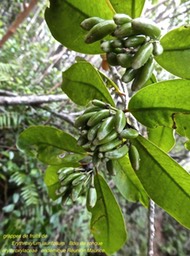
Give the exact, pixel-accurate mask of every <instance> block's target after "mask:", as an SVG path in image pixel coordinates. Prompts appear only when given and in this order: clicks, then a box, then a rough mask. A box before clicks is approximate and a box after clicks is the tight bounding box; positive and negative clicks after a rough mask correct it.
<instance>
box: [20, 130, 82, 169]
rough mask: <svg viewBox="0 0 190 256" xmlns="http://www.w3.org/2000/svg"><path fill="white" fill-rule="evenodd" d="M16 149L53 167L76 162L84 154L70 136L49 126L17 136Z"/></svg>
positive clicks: (26, 131)
mask: <svg viewBox="0 0 190 256" xmlns="http://www.w3.org/2000/svg"><path fill="white" fill-rule="evenodd" d="M17 147H18V148H19V149H20V150H21V151H24V152H26V153H28V154H32V155H33V156H36V157H37V158H39V160H40V161H42V162H44V163H47V164H54V165H58V164H61V163H68V164H69V162H74V161H75V162H77V161H78V160H80V159H81V158H83V156H82V154H84V153H85V152H84V150H83V148H82V147H80V146H78V145H77V141H76V139H75V138H73V137H72V136H71V135H70V134H68V133H65V132H63V131H61V130H59V129H57V128H55V127H50V126H31V127H29V128H27V129H26V130H25V131H23V132H22V133H21V134H20V135H19V137H18V140H17ZM74 153H76V154H74Z"/></svg>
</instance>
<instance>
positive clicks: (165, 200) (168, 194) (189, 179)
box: [133, 136, 190, 228]
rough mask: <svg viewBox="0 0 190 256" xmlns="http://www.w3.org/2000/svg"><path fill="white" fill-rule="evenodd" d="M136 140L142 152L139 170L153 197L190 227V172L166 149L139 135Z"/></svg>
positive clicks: (143, 182)
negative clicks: (168, 153) (165, 150)
mask: <svg viewBox="0 0 190 256" xmlns="http://www.w3.org/2000/svg"><path fill="white" fill-rule="evenodd" d="M133 144H134V145H135V146H136V147H137V148H138V151H139V153H140V159H141V160H140V169H139V170H138V171H137V172H136V173H137V176H138V177H139V179H140V181H141V182H142V184H143V186H144V188H145V190H146V191H147V193H148V195H149V196H150V198H152V199H153V200H154V202H155V203H156V204H158V205H159V206H160V207H162V208H163V209H164V210H165V211H166V212H168V213H169V214H170V215H171V216H173V217H174V218H175V219H176V220H177V221H178V222H179V223H181V224H182V225H184V226H185V227H187V228H190V218H189V216H190V207H189V205H190V175H189V174H188V173H187V172H186V171H185V170H184V169H183V168H182V167H181V166H180V165H179V164H178V163H177V162H175V161H174V160H173V159H171V158H170V157H169V156H168V155H167V154H166V153H164V152H163V151H162V150H160V149H159V148H158V147H157V146H155V145H154V144H152V143H151V142H150V141H148V140H146V139H145V138H143V137H141V136H139V137H138V138H137V139H135V140H133Z"/></svg>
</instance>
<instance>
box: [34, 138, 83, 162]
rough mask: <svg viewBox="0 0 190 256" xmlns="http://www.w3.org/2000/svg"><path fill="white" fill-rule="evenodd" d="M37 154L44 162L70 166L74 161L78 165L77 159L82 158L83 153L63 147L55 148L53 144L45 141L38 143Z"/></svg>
mask: <svg viewBox="0 0 190 256" xmlns="http://www.w3.org/2000/svg"><path fill="white" fill-rule="evenodd" d="M37 156H38V159H39V160H40V161H41V162H43V163H45V164H49V165H60V164H64V165H66V166H70V165H71V163H75V164H76V166H78V164H77V163H78V161H79V160H81V159H82V158H84V154H76V153H72V152H67V151H64V150H63V149H59V148H55V146H49V145H47V144H46V143H45V144H41V145H39V148H38V154H37Z"/></svg>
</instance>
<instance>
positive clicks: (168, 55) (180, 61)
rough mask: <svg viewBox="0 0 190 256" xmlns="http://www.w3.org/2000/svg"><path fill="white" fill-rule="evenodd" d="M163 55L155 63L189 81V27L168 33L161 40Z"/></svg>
mask: <svg viewBox="0 0 190 256" xmlns="http://www.w3.org/2000/svg"><path fill="white" fill-rule="evenodd" d="M161 44H162V46H163V48H164V52H163V54H161V55H159V56H157V57H156V61H157V62H158V63H159V64H160V65H161V66H162V67H163V68H165V69H166V70H167V71H169V72H170V73H172V74H174V75H176V76H179V77H182V78H186V79H190V65H189V64H188V63H189V59H190V26H188V25H187V26H182V27H179V28H176V29H173V30H171V31H169V32H168V33H167V34H166V35H164V36H163V37H162V39H161Z"/></svg>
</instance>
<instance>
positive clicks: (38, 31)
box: [0, 0, 190, 256]
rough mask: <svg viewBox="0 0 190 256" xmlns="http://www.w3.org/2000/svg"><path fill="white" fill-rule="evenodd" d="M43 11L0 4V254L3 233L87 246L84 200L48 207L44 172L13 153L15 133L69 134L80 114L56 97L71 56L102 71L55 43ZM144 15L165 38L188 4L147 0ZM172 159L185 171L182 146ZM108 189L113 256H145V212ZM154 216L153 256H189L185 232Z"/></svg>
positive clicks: (97, 61)
mask: <svg viewBox="0 0 190 256" xmlns="http://www.w3.org/2000/svg"><path fill="white" fill-rule="evenodd" d="M48 4H49V3H48V1H42V0H41V1H37V0H31V1H29V0H28V1H26V0H15V1H12V0H1V1H0V237H1V238H0V248H12V245H11V241H10V240H8V239H6V240H5V239H4V240H3V239H2V237H3V234H29V233H32V234H39V233H41V234H47V236H48V239H47V241H65V242H69V241H89V240H90V239H92V237H91V235H90V233H89V213H88V212H87V210H86V209H85V207H84V206H85V205H84V204H85V201H83V200H82V199H80V200H79V201H78V202H77V204H74V205H73V204H72V202H71V201H68V202H67V203H66V204H64V205H63V204H62V202H61V199H58V200H56V201H52V200H50V199H49V197H48V195H47V189H46V186H45V184H44V182H43V175H44V172H43V171H44V169H45V166H43V165H42V164H40V163H39V162H38V161H37V160H36V159H33V158H30V157H29V156H25V155H24V154H22V153H21V152H19V151H18V150H17V148H16V138H17V136H18V134H19V133H20V132H21V131H23V129H25V128H27V127H28V126H30V125H39V124H41V125H53V126H56V127H58V128H59V129H64V130H65V131H68V132H70V133H71V134H75V133H76V131H75V128H74V127H73V125H72V123H73V120H74V118H75V117H76V116H77V115H79V114H80V113H81V109H77V106H76V105H75V104H74V103H72V102H71V101H70V100H69V99H68V98H67V97H66V95H64V94H63V93H62V90H61V81H62V77H61V72H62V71H64V70H66V69H67V68H68V67H69V66H70V65H71V64H72V63H74V61H75V58H76V56H82V57H84V58H86V59H87V60H88V61H90V62H91V63H92V64H93V65H95V66H97V67H98V68H101V61H102V59H101V57H100V56H85V55H81V54H79V53H76V52H73V51H71V50H68V49H66V48H65V47H63V46H62V45H60V44H59V43H58V42H57V41H55V40H54V38H53V37H52V35H51V34H50V32H49V30H48V28H47V25H46V23H45V20H44V10H45V8H46V6H47V5H48ZM144 16H146V17H149V18H152V19H153V20H154V21H156V22H157V23H159V24H160V26H161V28H162V29H163V33H164V32H166V31H168V30H170V29H172V28H174V27H176V26H180V25H185V24H189V22H190V1H180V0H179V1H177V0H176V1H175V0H162V1H161V0H160V1H157V0H152V1H151V0H149V1H147V4H146V7H145V12H144ZM65 36H66V35H65ZM104 72H105V71H104ZM106 72H107V73H108V72H109V71H106ZM156 72H157V74H156V75H157V76H158V79H159V80H161V79H162V78H164V79H166V78H170V75H169V73H167V72H165V71H164V72H163V71H162V70H161V69H160V67H159V66H158V67H157V69H156ZM171 155H172V157H173V158H174V159H175V160H176V161H178V162H179V163H180V164H181V165H183V166H184V167H185V168H186V169H187V170H188V171H190V164H189V162H188V161H189V153H188V152H187V151H186V150H185V149H184V147H183V141H182V140H181V139H180V140H178V142H177V144H176V146H175V147H174V149H173V150H172V151H171ZM112 185H113V184H112ZM113 189H114V190H115V195H116V197H117V198H118V199H119V202H120V205H121V206H122V210H123V214H124V216H125V220H126V223H127V229H128V235H129V239H128V242H127V243H126V244H125V246H124V247H123V248H122V249H121V250H120V251H119V252H117V253H116V254H115V255H117V256H120V255H128V256H134V255H139V256H145V255H146V254H147V240H148V210H147V209H145V208H144V207H143V206H141V205H140V204H137V203H130V202H126V201H125V200H124V199H123V198H122V197H121V196H120V194H119V193H118V191H117V190H116V188H114V187H113ZM174 197H175V195H174ZM155 213H156V214H155V228H156V231H155V233H156V234H155V254H154V255H155V256H157V255H163V256H166V255H176V256H177V255H178V256H179V255H180V256H187V255H190V231H188V230H187V229H185V228H183V227H181V226H180V225H179V224H178V223H177V222H176V221H175V220H174V219H172V218H171V217H170V216H169V215H167V214H166V213H165V212H164V211H163V210H162V209H160V208H159V207H157V206H156V212H155ZM118 235H119V234H118ZM44 255H45V254H44ZM68 255H69V254H68ZM91 255H93V254H91Z"/></svg>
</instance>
